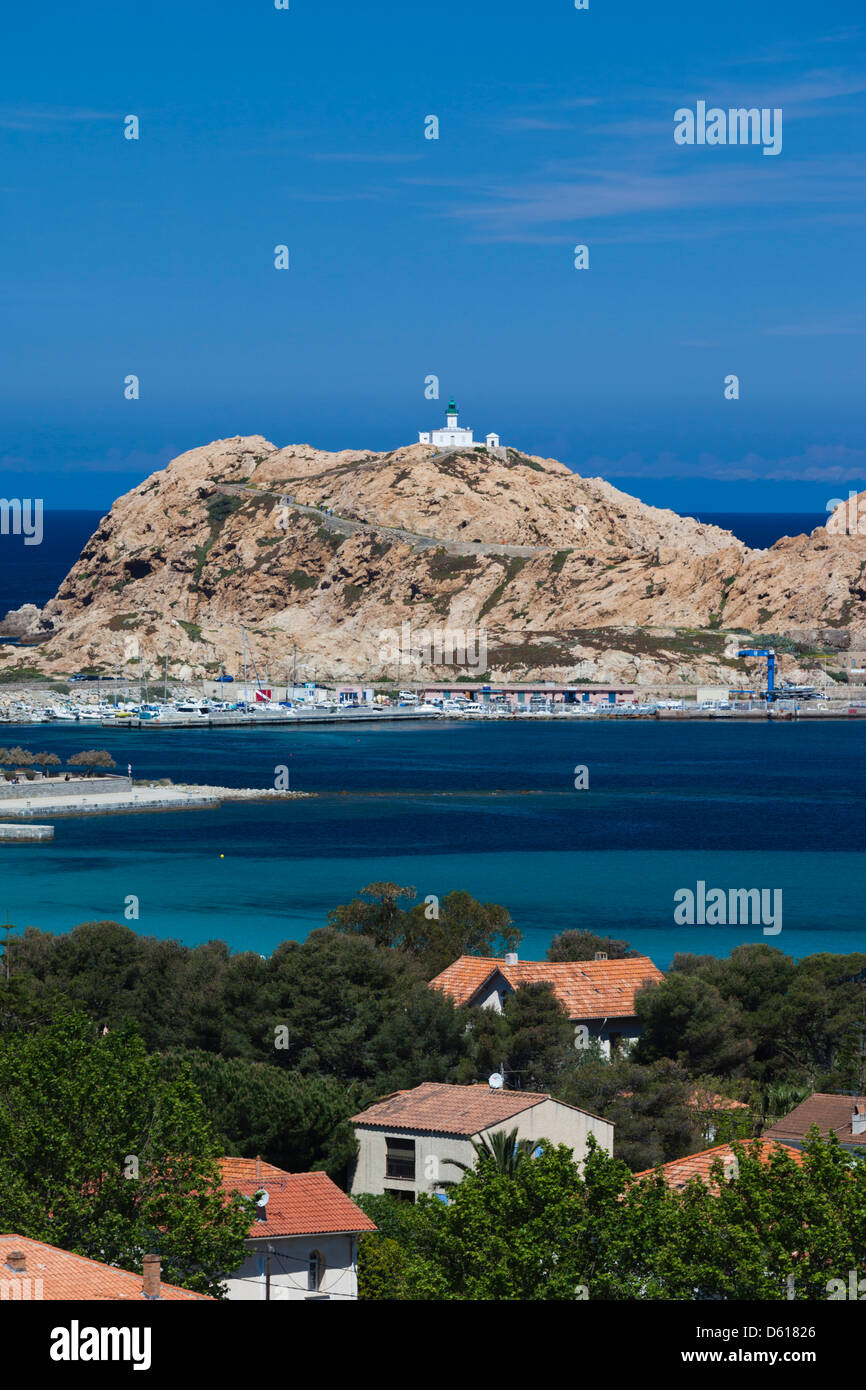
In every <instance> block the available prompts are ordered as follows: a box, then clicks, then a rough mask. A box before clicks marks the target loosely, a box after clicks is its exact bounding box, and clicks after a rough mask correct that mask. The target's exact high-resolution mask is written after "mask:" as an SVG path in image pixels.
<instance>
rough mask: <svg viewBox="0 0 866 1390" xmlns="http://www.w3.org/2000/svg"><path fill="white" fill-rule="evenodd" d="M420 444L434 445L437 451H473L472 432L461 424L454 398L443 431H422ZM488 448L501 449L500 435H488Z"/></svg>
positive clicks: (419, 437) (446, 413)
mask: <svg viewBox="0 0 866 1390" xmlns="http://www.w3.org/2000/svg"><path fill="white" fill-rule="evenodd" d="M418 443H419V444H433V445H434V446H435V448H437V449H454V448H468V449H471V448H474V447H475V442H474V439H473V436H472V430H471V429H469V428H468V427H467V426H466V425H463V426H461V425H460V423H459V417H458V412H457V406H456V405H455V404H454V397H453V396H452V397H451V400H450V401H449V402H448V409H447V411H446V412H445V428H444V429H441V430H421V431H420V432H419V434H418ZM487 448H488V449H498V448H499V435H498V434H488V435H487Z"/></svg>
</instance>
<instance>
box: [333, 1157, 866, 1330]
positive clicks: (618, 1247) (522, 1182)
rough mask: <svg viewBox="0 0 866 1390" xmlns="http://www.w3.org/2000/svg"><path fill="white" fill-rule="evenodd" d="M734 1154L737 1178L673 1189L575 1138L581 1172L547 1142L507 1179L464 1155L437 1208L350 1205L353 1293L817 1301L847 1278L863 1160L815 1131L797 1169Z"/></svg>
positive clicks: (381, 1201) (862, 1241)
mask: <svg viewBox="0 0 866 1390" xmlns="http://www.w3.org/2000/svg"><path fill="white" fill-rule="evenodd" d="M734 1148H735V1153H736V1157H737V1170H736V1173H733V1174H732V1173H731V1172H730V1171H728V1172H726V1171H725V1169H724V1167H723V1165H722V1164H721V1163H717V1164H716V1165H715V1166H714V1168H713V1170H712V1172H711V1174H710V1178H709V1181H708V1182H703V1181H701V1180H700V1179H698V1178H695V1179H692V1181H690V1182H689V1183H687V1185H686V1187H685V1188H684V1189H683V1190H682V1191H680V1190H678V1189H675V1188H671V1187H669V1186H668V1184H667V1182H666V1181H665V1179H664V1177H663V1176H662V1175H661V1174H657V1175H654V1176H653V1175H650V1176H648V1177H642V1178H639V1179H637V1180H634V1179H632V1178H631V1175H630V1174H629V1172H628V1169H627V1168H626V1166H625V1164H624V1163H622V1161H621V1160H620V1159H616V1158H612V1157H611V1156H610V1155H609V1154H608V1153H606V1152H605V1151H604V1150H603V1149H601V1148H600V1147H599V1146H598V1145H597V1144H596V1143H595V1141H594V1140H593V1139H590V1141H589V1144H588V1151H587V1155H586V1158H585V1161H584V1164H583V1167H582V1170H581V1169H579V1168H578V1166H577V1165H576V1164H575V1163H574V1161H573V1156H572V1153H571V1151H570V1150H569V1149H568V1148H567V1147H566V1146H565V1145H559V1146H556V1147H554V1146H553V1145H550V1144H548V1143H547V1142H546V1141H542V1152H541V1153H540V1154H539V1155H538V1156H537V1157H535V1158H533V1159H532V1160H531V1161H529V1162H522V1163H520V1164H519V1166H518V1167H517V1168H516V1170H515V1171H514V1172H513V1173H512V1174H503V1173H501V1172H499V1171H498V1170H497V1168H496V1165H495V1164H494V1163H493V1162H491V1161H489V1160H488V1161H479V1162H478V1163H477V1164H476V1165H475V1167H474V1168H472V1169H470V1170H469V1171H468V1172H467V1173H466V1176H465V1177H464V1178H463V1180H462V1181H461V1182H460V1183H459V1184H457V1185H456V1186H454V1187H452V1188H449V1190H448V1193H447V1198H448V1201H447V1205H446V1204H444V1203H442V1202H440V1201H437V1200H435V1199H433V1198H430V1197H427V1196H421V1197H420V1198H419V1200H418V1202H417V1203H416V1204H415V1205H414V1206H408V1204H407V1203H400V1202H396V1201H394V1199H392V1198H390V1197H375V1198H371V1197H362V1198H360V1203H361V1205H362V1206H363V1208H364V1210H365V1211H367V1212H368V1214H369V1215H370V1216H372V1217H373V1219H374V1221H375V1222H376V1224H377V1227H378V1234H377V1235H375V1236H374V1235H371V1236H370V1237H369V1238H368V1239H366V1240H365V1242H364V1244H363V1246H362V1251H361V1270H360V1281H361V1282H360V1287H361V1291H362V1296H364V1297H374V1298H381V1297H390V1298H398V1299H403V1298H405V1299H409V1298H412V1299H418V1298H422V1299H437V1300H438V1299H491V1300H492V1299H496V1300H518V1299H519V1300H532V1301H536V1300H540V1299H559V1300H569V1301H570V1300H573V1299H575V1298H585V1297H589V1298H591V1299H592V1300H593V1301H599V1300H602V1301H608V1300H616V1301H620V1300H623V1301H625V1300H628V1301H634V1300H638V1299H639V1300H641V1301H648V1300H671V1299H676V1300H682V1301H688V1302H692V1301H695V1300H704V1299H720V1298H723V1299H739V1300H765V1301H773V1302H777V1301H781V1300H786V1299H787V1298H788V1297H789V1296H790V1293H791V1291H793V1296H794V1298H796V1299H800V1300H821V1301H823V1300H825V1299H826V1298H827V1297H828V1294H830V1293H831V1291H832V1290H833V1288H834V1285H833V1283H832V1281H833V1280H837V1281H839V1284H840V1285H842V1286H845V1285H847V1279H848V1271H849V1270H851V1269H854V1270H858V1271H859V1270H860V1269H861V1268H862V1266H863V1263H864V1260H866V1158H863V1157H860V1156H854V1157H853V1158H852V1156H851V1155H849V1154H846V1153H845V1152H844V1150H843V1149H842V1148H841V1147H840V1145H839V1143H838V1141H837V1140H836V1139H835V1137H834V1138H832V1139H831V1140H830V1141H829V1142H823V1141H822V1140H821V1139H820V1138H819V1137H818V1135H817V1132H816V1133H814V1134H812V1135H811V1136H810V1137H809V1139H808V1140H807V1142H806V1145H805V1148H804V1150H803V1153H802V1156H801V1162H798V1161H797V1158H798V1156H797V1155H795V1154H794V1153H793V1151H792V1150H789V1149H786V1148H785V1146H784V1145H780V1146H778V1148H776V1149H775V1150H773V1151H772V1152H771V1153H770V1154H769V1155H768V1154H767V1153H766V1152H765V1151H762V1150H761V1149H760V1148H759V1147H757V1146H756V1145H755V1144H754V1142H753V1143H750V1144H745V1143H744V1144H739V1143H738V1144H735V1146H734ZM400 1208H404V1210H400ZM395 1247H396V1248H395ZM368 1276H369V1277H368ZM789 1280H790V1281H791V1282H789ZM389 1281H393V1282H391V1283H390V1284H389ZM837 1287H838V1285H837Z"/></svg>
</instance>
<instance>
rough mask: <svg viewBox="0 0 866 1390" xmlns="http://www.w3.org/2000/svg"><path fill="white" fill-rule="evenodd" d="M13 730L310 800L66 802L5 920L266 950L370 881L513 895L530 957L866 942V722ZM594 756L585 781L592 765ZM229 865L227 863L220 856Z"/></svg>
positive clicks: (36, 744) (142, 770)
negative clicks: (621, 940) (129, 912)
mask: <svg viewBox="0 0 866 1390" xmlns="http://www.w3.org/2000/svg"><path fill="white" fill-rule="evenodd" d="M2 741H3V742H4V743H8V744H12V743H16V742H23V743H24V744H25V746H29V747H30V748H32V749H37V748H38V749H51V750H53V751H57V752H59V753H61V755H64V756H68V754H69V753H70V752H72V751H74V750H75V749H77V748H80V747H81V746H82V745H83V742H86V743H87V745H88V746H91V745H94V744H95V745H96V746H100V747H107V748H109V749H110V751H111V752H112V753H113V755H114V757H115V758H116V760H117V762H118V763H121V764H122V765H124V766H125V764H126V763H127V761H131V762H132V764H133V771H134V775H135V776H139V777H144V776H154V777H158V776H170V777H172V778H174V779H175V780H178V781H187V780H189V781H202V782H204V781H209V782H220V783H222V784H225V785H242V786H253V785H260V786H265V785H273V779H274V770H275V768H276V767H277V766H279V765H281V764H285V765H286V766H288V767H289V768H290V772H291V778H292V785H293V787H296V788H297V789H299V790H307V791H313V792H317V793H318V796H317V797H316V798H315V799H310V800H303V801H292V802H287V803H284V804H281V805H273V804H265V803H262V804H251V805H237V804H230V805H227V806H226V807H224V808H223V809H222V810H218V811H187V812H171V813H161V814H158V815H131V816H120V817H113V818H112V817H101V818H98V819H94V820H84V819H82V820H71V819H64V818H58V819H57V820H56V822H55V825H56V832H55V834H56V838H55V841H54V843H53V844H51V845H44V846H43V845H28V846H21V847H18V848H15V847H10V846H3V847H2V850H0V912H8V914H9V917H10V919H11V920H12V921H13V922H16V923H17V924H19V925H26V924H32V925H34V926H39V927H42V928H46V929H50V930H53V931H61V930H66V929H68V928H69V927H71V926H73V925H74V924H75V923H77V922H82V921H87V920H93V919H97V918H115V919H117V920H123V913H124V902H125V899H126V898H127V896H128V895H130V894H134V895H136V896H137V897H138V898H139V901H140V917H139V919H138V921H137V922H133V923H131V925H133V926H134V927H135V928H136V929H137V930H139V931H141V932H143V933H146V934H148V935H155V936H161V937H177V938H179V939H181V940H183V941H185V942H187V943H189V944H195V943H197V942H201V941H205V940H208V939H211V938H221V939H223V940H225V941H227V942H229V944H230V945H231V946H232V947H233V948H235V949H249V950H256V951H260V952H262V953H267V952H268V951H270V950H272V949H273V948H274V946H275V945H276V944H277V943H278V942H279V941H281V940H283V939H285V938H294V939H301V938H303V937H304V936H305V935H306V934H307V932H308V931H310V930H311V929H312V928H314V927H316V926H320V925H322V924H323V923H324V921H325V917H326V914H327V911H328V909H329V908H330V907H333V906H334V905H335V904H337V903H340V902H345V901H347V900H348V899H349V898H350V897H351V896H353V894H354V893H355V892H356V891H357V890H358V889H359V888H360V887H362V886H363V885H364V884H366V883H368V882H371V881H374V880H377V879H393V880H396V881H397V882H399V883H403V884H409V885H412V886H413V887H415V888H416V889H417V891H418V893H419V895H421V896H426V895H427V894H428V893H435V894H438V895H439V896H443V895H444V894H445V893H447V892H449V891H450V890H451V889H454V888H465V889H467V890H468V891H469V892H471V893H473V894H475V895H476V896H477V897H480V898H484V899H489V900H493V901H496V902H502V903H505V904H506V905H507V906H508V907H509V909H510V910H511V913H512V915H513V917H514V919H515V921H516V922H517V923H518V924H519V925H520V927H521V928H522V929H523V931H524V933H525V936H524V942H523V946H522V948H521V950H522V953H523V954H524V956H526V957H527V958H532V957H538V956H539V955H541V954H543V951H544V948H545V946H546V945H547V943H548V941H549V940H550V938H551V937H552V936H553V935H555V934H556V933H557V932H559V931H562V930H563V929H565V928H567V927H589V928H591V929H592V930H594V931H599V932H603V933H605V934H612V935H617V936H624V937H625V938H626V939H628V940H629V941H630V942H631V943H632V944H633V945H634V946H635V947H636V948H638V949H640V950H642V951H646V952H647V953H648V954H650V955H652V956H653V958H654V959H655V960H656V961H657V963H658V964H659V965H661V966H663V967H664V966H666V965H668V964H669V963H670V960H671V957H672V956H673V954H674V952H675V951H680V950H691V951H698V952H701V953H706V954H714V955H725V954H727V953H728V952H729V951H730V950H731V948H732V947H733V946H735V945H737V944H739V943H740V942H742V941H747V940H748V941H766V942H768V943H769V944H770V945H774V946H778V947H780V948H781V949H782V950H784V951H786V952H788V953H789V954H791V955H795V956H802V955H805V954H809V953H810V952H813V951H819V950H828V951H853V950H866V929H864V922H863V902H864V889H866V861H864V854H863V845H864V833H863V787H864V774H866V723H857V722H855V721H851V722H844V721H834V722H830V723H820V724H818V723H801V724H797V723H775V724H767V723H764V722H761V723H758V724H738V723H722V722H718V723H704V724H683V725H674V724H667V723H665V724H662V723H655V722H652V723H636V722H618V723H607V722H606V723H603V724H602V723H599V724H592V725H590V724H586V723H582V724H581V725H580V726H575V725H573V724H567V725H563V724H558V723H543V722H537V723H533V724H529V723H491V724H482V723H469V722H460V723H453V722H448V723H447V724H440V723H432V724H429V725H424V726H419V725H413V726H411V727H407V726H406V725H393V726H390V727H387V726H385V727H381V726H380V727H378V728H366V727H362V728H358V727H357V726H356V727H354V728H353V727H352V726H350V725H347V726H345V727H343V728H318V729H307V730H304V729H291V728H282V729H271V730H248V729H246V730H237V731H233V730H232V731H226V730H190V731H162V732H160V731H152V730H141V731H133V730H126V731H124V730H117V731H115V730H100V731H98V732H97V731H95V730H87V729H85V730H82V729H81V728H80V727H73V728H71V729H70V728H69V727H68V726H67V727H64V728H60V727H50V726H48V727H45V728H39V729H34V728H33V727H32V726H28V727H22V728H13V727H12V726H8V725H7V726H5V727H4V729H3V731H2ZM577 764H585V765H586V766H587V767H588V768H589V780H590V787H589V790H588V791H576V790H575V789H574V786H573V782H574V768H575V766H576V765H577ZM221 855H222V856H224V857H222V858H221V857H220V856H221ZM698 880H704V881H705V882H706V884H707V886H708V888H710V887H721V888H724V889H725V890H727V889H729V888H735V887H742V888H752V887H758V888H774V889H781V890H782V893H783V930H782V932H781V934H780V935H774V936H765V935H764V933H763V932H762V929H761V927H760V926H759V925H755V926H750V925H745V926H738V927H733V928H727V927H710V926H692V927H685V926H684V927H678V926H675V925H674V921H673V909H674V902H673V895H674V892H675V891H676V890H677V889H678V888H682V887H690V888H692V889H694V887H695V885H696V883H697V881H698Z"/></svg>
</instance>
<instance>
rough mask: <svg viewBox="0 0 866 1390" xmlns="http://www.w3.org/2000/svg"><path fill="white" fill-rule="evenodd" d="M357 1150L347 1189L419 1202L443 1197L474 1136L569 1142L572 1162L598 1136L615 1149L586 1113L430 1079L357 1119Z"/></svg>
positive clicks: (470, 1154)
mask: <svg viewBox="0 0 866 1390" xmlns="http://www.w3.org/2000/svg"><path fill="white" fill-rule="evenodd" d="M352 1123H353V1124H354V1126H355V1136H356V1138H357V1140H358V1145H359V1152H358V1159H357V1163H356V1166H355V1171H354V1173H353V1176H352V1181H351V1184H350V1188H349V1190H350V1191H351V1192H354V1193H359V1192H371V1193H375V1194H380V1193H383V1192H388V1193H390V1194H391V1196H393V1197H399V1198H402V1199H404V1200H406V1201H410V1202H414V1201H415V1199H416V1197H417V1196H418V1194H419V1193H420V1192H426V1193H437V1194H439V1195H445V1188H444V1184H447V1183H453V1182H458V1181H459V1180H460V1176H461V1170H460V1169H459V1168H456V1167H452V1166H451V1165H450V1164H449V1163H448V1161H447V1160H449V1159H456V1160H458V1162H460V1163H465V1164H467V1165H468V1166H469V1167H470V1168H471V1167H472V1165H473V1163H474V1161H475V1150H474V1149H473V1147H472V1141H473V1139H474V1140H479V1139H481V1138H482V1136H487V1137H488V1138H489V1136H490V1135H492V1134H495V1133H497V1132H500V1131H505V1132H506V1133H507V1132H509V1131H511V1130H513V1129H516V1130H517V1137H518V1139H529V1140H537V1141H541V1140H543V1139H547V1140H549V1141H550V1142H551V1143H553V1144H567V1145H568V1147H569V1148H570V1149H571V1150H572V1151H573V1153H574V1158H575V1162H577V1163H580V1162H582V1161H583V1159H584V1158H585V1157H586V1152H587V1141H588V1139H589V1136H590V1134H593V1135H595V1138H596V1140H597V1141H598V1143H599V1145H600V1146H601V1148H603V1149H605V1150H606V1151H607V1153H613V1129H614V1127H613V1125H612V1124H611V1122H610V1121H609V1120H603V1119H602V1118H601V1117H600V1116H599V1115H591V1114H590V1113H589V1111H588V1110H579V1109H578V1108H577V1106H575V1105H567V1104H566V1103H565V1102H564V1101H561V1100H554V1098H553V1097H552V1096H548V1095H544V1094H542V1093H540V1092H534V1091H506V1090H504V1089H501V1090H494V1089H493V1088H492V1087H490V1086H488V1085H480V1084H476V1085H470V1086H452V1085H447V1084H445V1083H439V1082H435V1081H425V1082H424V1083H423V1084H422V1085H420V1086H415V1087H414V1088H413V1089H412V1090H409V1091H395V1092H394V1093H393V1095H390V1096H385V1097H384V1099H383V1100H380V1101H377V1102H376V1103H375V1104H374V1105H369V1106H368V1107H367V1109H366V1110H362V1111H361V1113H360V1114H359V1115H354V1116H353V1117H352Z"/></svg>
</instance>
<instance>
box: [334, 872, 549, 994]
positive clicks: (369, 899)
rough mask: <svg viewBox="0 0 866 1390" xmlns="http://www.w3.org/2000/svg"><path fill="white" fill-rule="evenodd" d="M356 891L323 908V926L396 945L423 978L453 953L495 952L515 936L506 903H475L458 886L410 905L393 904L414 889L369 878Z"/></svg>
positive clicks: (514, 942) (515, 941)
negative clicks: (351, 896) (338, 903)
mask: <svg viewBox="0 0 866 1390" xmlns="http://www.w3.org/2000/svg"><path fill="white" fill-rule="evenodd" d="M361 894H362V896H361V897H359V898H354V899H353V900H352V902H350V903H346V904H345V905H343V906H341V907H336V908H334V909H333V910H332V911H331V912H329V913H328V925H329V926H330V927H333V928H335V929H336V930H338V931H343V932H348V933H352V934H354V935H356V936H367V937H371V938H372V939H373V940H374V941H375V942H376V944H377V945H379V946H389V947H395V948H399V949H400V950H402V951H404V952H405V953H406V954H407V955H409V956H411V957H412V958H413V959H414V960H416V961H417V962H418V965H419V966H420V968H421V970H422V971H423V972H424V975H425V978H427V979H428V980H429V979H431V978H432V977H433V976H434V975H438V974H439V972H440V971H442V970H444V969H445V968H446V966H448V965H451V963H452V962H453V961H455V960H456V959H457V958H458V956H461V955H481V956H484V955H487V956H493V955H501V954H502V953H503V952H505V951H512V950H514V949H515V947H516V946H517V945H518V943H519V942H520V940H521V936H522V933H521V932H520V931H519V930H518V928H517V927H515V926H514V924H513V923H512V921H511V916H510V914H509V912H508V909H507V908H505V907H502V906H501V905H500V904H498V903H482V902H479V901H478V900H477V898H473V897H472V895H471V894H470V893H466V892H463V891H462V890H456V891H454V892H452V893H448V894H446V895H445V897H443V898H442V899H438V898H434V899H433V901H432V902H430V901H428V900H427V899H426V898H425V899H424V901H423V902H420V903H415V904H414V906H413V907H411V909H406V908H402V907H400V906H399V904H400V902H401V901H405V902H412V901H413V899H414V898H415V889H414V888H408V887H401V886H400V885H399V884H397V883H369V884H368V885H367V887H366V888H362V889H361Z"/></svg>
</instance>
